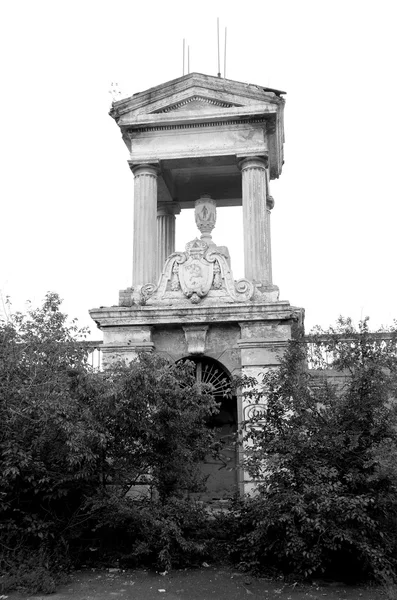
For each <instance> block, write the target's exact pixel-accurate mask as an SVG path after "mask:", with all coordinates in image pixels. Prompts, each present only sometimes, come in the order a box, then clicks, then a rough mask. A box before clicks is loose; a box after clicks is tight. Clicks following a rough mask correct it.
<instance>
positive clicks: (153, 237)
mask: <svg viewBox="0 0 397 600" xmlns="http://www.w3.org/2000/svg"><path fill="white" fill-rule="evenodd" d="M132 172H133V173H134V230H133V231H134V241H133V258H132V285H133V286H134V287H135V286H137V285H144V284H145V283H155V282H156V254H157V226H156V220H157V169H156V168H155V167H153V166H151V165H138V166H134V167H132Z"/></svg>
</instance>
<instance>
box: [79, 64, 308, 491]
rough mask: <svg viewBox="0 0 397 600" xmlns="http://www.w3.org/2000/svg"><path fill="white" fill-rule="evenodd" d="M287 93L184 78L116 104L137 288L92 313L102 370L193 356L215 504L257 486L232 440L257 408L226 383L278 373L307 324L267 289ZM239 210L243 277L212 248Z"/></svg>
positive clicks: (201, 77) (223, 251)
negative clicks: (213, 415)
mask: <svg viewBox="0 0 397 600" xmlns="http://www.w3.org/2000/svg"><path fill="white" fill-rule="evenodd" d="M282 94H283V92H281V91H279V90H273V89H269V88H264V87H261V86H257V85H249V84H245V83H241V82H237V81H231V80H227V79H221V78H218V77H211V76H208V75H202V74H199V73H190V74H189V75H185V76H183V77H180V78H179V79H175V80H173V81H169V82H167V83H164V84H162V85H159V86H156V87H154V88H151V89H149V90H146V91H144V92H140V93H137V94H134V95H133V96H131V97H130V98H127V99H125V100H120V101H118V102H115V103H114V104H113V107H112V110H111V113H110V114H111V116H112V117H113V118H114V119H115V121H116V123H117V124H118V126H119V127H120V130H121V132H122V136H123V140H124V142H125V143H126V145H127V146H128V150H129V153H130V157H129V161H128V164H129V166H130V169H131V171H132V173H133V175H134V222H133V269H132V286H131V287H130V288H127V289H126V290H121V291H120V295H119V304H118V306H110V307H106V308H96V309H92V310H91V311H90V314H91V317H92V318H93V319H94V321H95V322H96V324H97V325H98V327H99V328H100V329H101V331H102V332H103V357H104V362H105V364H106V362H107V363H109V362H111V361H113V360H115V359H120V358H123V359H126V360H131V359H133V358H135V357H136V356H137V353H139V352H142V351H146V352H157V353H159V354H162V355H164V356H166V357H168V358H169V359H171V360H173V361H178V360H183V359H191V360H194V362H195V363H196V371H197V378H198V379H199V380H201V381H208V382H210V383H212V384H213V386H214V391H215V393H216V394H218V397H219V400H220V401H221V402H222V406H221V411H220V413H219V415H218V418H217V422H214V423H213V425H214V426H217V427H218V428H219V429H218V431H219V432H220V433H219V435H220V436H221V438H222V441H223V442H224V449H225V450H224V453H223V457H222V460H219V461H213V460H210V459H209V460H208V461H207V463H206V465H204V469H205V471H206V473H207V474H208V489H209V493H210V495H211V496H212V497H214V498H220V497H222V496H224V495H228V494H231V493H234V492H235V491H236V490H239V491H240V492H246V491H248V490H249V488H250V486H251V485H252V483H251V482H249V481H247V480H245V477H244V473H242V472H241V471H240V470H239V469H235V468H234V466H235V465H236V464H237V465H238V462H239V456H238V450H237V449H235V447H234V446H233V445H232V444H230V443H229V441H230V440H231V439H232V434H233V433H234V432H235V431H236V429H237V427H238V425H239V423H241V422H242V421H244V420H245V419H246V418H248V417H249V414H250V411H252V410H254V408H255V407H254V406H252V405H251V406H249V405H246V406H245V405H244V403H243V400H242V398H241V396H240V395H238V396H237V397H235V398H226V396H225V395H224V394H222V388H223V386H224V385H225V381H227V380H228V378H229V377H230V376H231V375H233V374H238V373H246V374H247V375H250V376H257V375H258V374H259V373H260V372H261V371H263V369H266V368H270V367H274V366H277V364H278V363H279V356H280V354H281V353H282V352H283V349H284V348H285V346H286V343H287V341H288V340H289V339H291V338H292V337H294V336H296V335H298V333H299V332H300V330H301V329H302V327H303V310H302V309H300V308H296V307H293V306H291V305H290V303H289V302H287V301H284V300H279V290H278V288H277V287H276V286H275V285H274V284H273V280H272V260H271V244H270V212H271V210H272V208H273V205H274V201H273V198H272V197H271V195H270V191H269V182H270V180H272V179H275V178H278V177H279V176H280V174H281V170H282V165H283V143H284V122H283V110H284V104H285V101H284V99H283V97H282ZM238 205H240V206H241V205H242V211H243V236H244V278H243V279H240V280H238V281H235V280H234V278H233V274H232V271H231V267H230V256H229V252H228V249H227V248H226V247H225V246H217V245H216V244H215V243H214V241H213V240H212V231H213V229H214V227H215V224H216V209H217V207H227V206H238ZM185 208H194V214H195V220H196V225H197V228H198V231H197V234H198V235H197V237H196V238H195V239H194V240H191V241H188V243H187V244H186V246H185V248H184V249H180V250H178V251H176V249H175V215H177V214H179V213H180V211H181V210H183V209H185Z"/></svg>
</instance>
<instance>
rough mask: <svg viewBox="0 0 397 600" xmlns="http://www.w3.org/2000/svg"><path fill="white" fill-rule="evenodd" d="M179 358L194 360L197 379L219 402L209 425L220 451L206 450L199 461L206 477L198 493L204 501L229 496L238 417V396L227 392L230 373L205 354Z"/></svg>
mask: <svg viewBox="0 0 397 600" xmlns="http://www.w3.org/2000/svg"><path fill="white" fill-rule="evenodd" d="M182 360H190V361H192V362H193V363H195V365H196V378H197V382H198V383H206V384H209V385H211V386H212V393H213V395H214V397H215V400H216V401H217V402H218V403H219V404H220V407H219V413H217V414H216V415H213V417H212V418H211V420H210V421H209V423H208V427H213V428H214V429H215V439H216V441H217V442H218V447H219V451H218V453H217V456H212V455H211V454H210V453H208V454H207V455H206V457H205V459H204V462H203V463H202V472H203V475H205V477H206V491H205V492H202V493H199V494H198V496H199V497H200V499H202V500H206V501H213V500H221V499H227V498H231V497H232V496H233V495H235V494H236V492H237V490H238V485H237V444H236V434H237V426H238V418H237V398H236V396H235V395H234V394H233V393H231V392H230V375H229V373H228V372H227V371H226V369H225V368H224V367H223V366H222V365H221V363H219V362H218V361H217V360H215V359H213V358H209V357H207V356H196V357H194V356H192V357H188V358H185V359H182Z"/></svg>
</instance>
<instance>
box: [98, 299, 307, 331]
mask: <svg viewBox="0 0 397 600" xmlns="http://www.w3.org/2000/svg"><path fill="white" fill-rule="evenodd" d="M89 313H90V315H91V318H92V319H93V320H94V321H95V322H96V324H97V325H98V327H99V328H100V329H102V328H103V327H116V326H130V325H133V326H134V325H172V324H184V323H197V324H198V323H230V322H242V321H286V320H292V321H299V320H300V319H301V318H302V309H301V308H297V307H294V306H291V305H290V304H289V302H286V301H284V302H283V301H281V302H274V303H258V302H256V303H252V302H247V303H245V302H244V303H238V304H237V303H235V304H232V305H231V304H224V305H222V304H219V305H217V306H213V305H212V306H205V305H204V304H203V305H200V306H190V307H187V306H165V307H159V306H132V307H122V306H111V307H103V308H94V309H92V310H90V311H89Z"/></svg>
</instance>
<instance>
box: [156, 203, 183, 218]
mask: <svg viewBox="0 0 397 600" xmlns="http://www.w3.org/2000/svg"><path fill="white" fill-rule="evenodd" d="M180 212H181V206H180V204H179V202H158V204H157V216H158V217H168V216H170V217H171V216H175V215H179V213H180Z"/></svg>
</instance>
